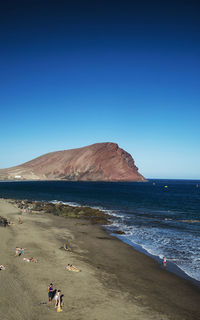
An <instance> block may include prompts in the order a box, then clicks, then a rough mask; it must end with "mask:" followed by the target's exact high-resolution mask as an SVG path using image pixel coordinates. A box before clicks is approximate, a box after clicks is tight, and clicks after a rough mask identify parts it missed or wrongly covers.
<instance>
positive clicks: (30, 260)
mask: <svg viewBox="0 0 200 320" xmlns="http://www.w3.org/2000/svg"><path fill="white" fill-rule="evenodd" d="M23 260H24V261H25V262H35V263H37V260H36V259H34V258H33V257H31V258H24V259H23Z"/></svg>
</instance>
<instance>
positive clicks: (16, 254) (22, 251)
mask: <svg viewBox="0 0 200 320" xmlns="http://www.w3.org/2000/svg"><path fill="white" fill-rule="evenodd" d="M21 254H24V249H23V248H19V247H16V248H15V256H16V257H19V256H21Z"/></svg>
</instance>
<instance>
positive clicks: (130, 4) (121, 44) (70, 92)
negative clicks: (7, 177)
mask: <svg viewBox="0 0 200 320" xmlns="http://www.w3.org/2000/svg"><path fill="white" fill-rule="evenodd" d="M2 2H3V1H1V4H0V57H1V59H0V105H1V113H0V115H1V119H0V137H1V138H0V154H1V156H0V168H6V167H10V166H14V165H18V164H21V163H23V162H25V161H28V160H31V159H33V158H35V157H37V156H39V155H42V154H44V153H47V152H51V151H57V150H64V149H71V148H77V147H82V146H86V145H89V144H92V143H96V142H106V141H112V142H116V143H118V144H119V146H120V147H122V148H124V149H125V150H126V151H128V152H129V153H130V154H131V155H132V156H133V158H134V159H135V162H136V165H137V166H138V167H139V171H140V172H141V173H142V174H143V175H144V176H145V177H147V178H188V179H189V178H191V179H195V178H196V179H200V142H199V140H200V19H199V12H200V3H199V1H193V0H190V1H189V0H188V1H185V0H180V1H178V0H174V1H170V0H169V1H153V0H152V1H144V0H138V1H109V0H108V1H103V0H102V1H76V0H74V1H64V0H62V1H61V0H48V1H47V0H40V1H39V0H29V1H27V0H24V1H21V0H16V1H14V0H12V1H11V0H7V1H4V3H2Z"/></svg>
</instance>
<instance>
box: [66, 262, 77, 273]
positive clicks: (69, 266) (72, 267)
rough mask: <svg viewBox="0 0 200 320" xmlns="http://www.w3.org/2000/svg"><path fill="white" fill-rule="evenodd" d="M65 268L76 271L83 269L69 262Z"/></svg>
mask: <svg viewBox="0 0 200 320" xmlns="http://www.w3.org/2000/svg"><path fill="white" fill-rule="evenodd" d="M65 270H68V271H75V272H80V271H81V270H80V269H78V268H77V267H75V266H73V265H72V264H69V263H68V265H67V267H65Z"/></svg>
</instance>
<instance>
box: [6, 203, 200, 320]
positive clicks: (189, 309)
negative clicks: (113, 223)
mask: <svg viewBox="0 0 200 320" xmlns="http://www.w3.org/2000/svg"><path fill="white" fill-rule="evenodd" d="M19 215H20V216H21V219H22V224H18V223H17V218H18V217H19ZM0 216H3V217H6V218H8V219H9V220H12V221H13V222H14V224H13V225H11V226H10V227H0V240H1V241H0V264H3V265H5V266H6V270H5V271H0V283H1V290H0V318H1V319H5V320H36V319H37V320H43V319H44V320H46V319H48V320H51V319H52V320H53V319H58V318H59V319H71V320H85V319H87V320H104V319H110V320H114V319H115V320H118V319H120V320H121V319H123V320H132V319H137V320H140V319H141V320H148V319H154V320H167V319H171V320H176V319H177V320H179V319H180V320H184V319H185V320H186V319H188V320H193V319H196V320H197V319H200V304H199V302H200V299H199V298H200V290H199V289H198V288H197V287H195V286H193V285H192V284H191V283H189V282H188V281H186V280H184V279H181V278H179V277H177V276H176V275H174V274H171V273H169V272H167V271H166V270H165V269H163V268H161V267H160V265H159V264H158V263H157V262H156V261H154V260H152V259H151V258H150V257H148V256H145V255H144V254H142V253H140V252H137V251H135V250H133V248H131V247H130V246H128V245H126V244H124V243H122V242H121V241H120V240H118V239H117V238H114V237H112V236H110V235H108V234H107V233H106V232H105V231H104V229H103V228H102V227H101V226H99V225H94V224H92V223H91V222H90V221H89V220H86V219H82V220H80V219H74V218H63V217H58V216H54V215H51V214H45V215H42V214H39V213H37V214H31V213H24V212H22V210H19V209H18V208H17V207H15V206H14V205H13V204H12V203H10V202H9V200H4V199H0ZM66 242H67V243H68V244H69V247H70V249H71V252H69V251H65V250H64V249H63V244H64V243H66ZM17 246H19V247H23V248H25V253H24V255H23V256H20V257H16V256H15V250H14V248H15V247H17ZM24 257H26V258H30V257H34V258H35V259H37V261H38V262H37V263H32V262H30V263H27V262H24V260H23V258H24ZM67 264H73V265H75V266H77V267H78V268H79V269H80V270H81V272H72V271H66V270H65V266H67ZM51 282H52V283H53V285H54V288H55V289H60V290H61V294H63V295H64V296H63V308H62V310H63V311H62V312H60V313H58V312H57V311H56V309H55V307H54V302H52V303H51V304H49V303H48V295H47V288H48V285H49V284H50V283H51Z"/></svg>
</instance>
